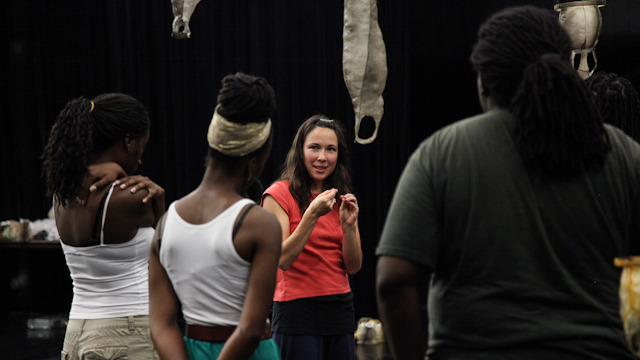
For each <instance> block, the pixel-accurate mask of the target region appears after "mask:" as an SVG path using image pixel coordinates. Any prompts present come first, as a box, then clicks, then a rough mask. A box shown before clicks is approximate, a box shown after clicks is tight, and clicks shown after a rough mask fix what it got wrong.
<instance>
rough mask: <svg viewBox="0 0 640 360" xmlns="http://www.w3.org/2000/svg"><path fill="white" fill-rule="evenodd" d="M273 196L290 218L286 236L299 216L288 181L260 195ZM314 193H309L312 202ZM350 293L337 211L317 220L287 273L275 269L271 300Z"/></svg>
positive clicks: (273, 185)
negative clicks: (273, 289)
mask: <svg viewBox="0 0 640 360" xmlns="http://www.w3.org/2000/svg"><path fill="white" fill-rule="evenodd" d="M267 195H270V196H272V197H273V198H274V199H275V200H276V201H277V202H278V204H280V206H281V207H282V208H283V209H284V211H285V212H286V213H287V215H289V233H290V234H292V233H293V232H294V231H295V229H296V228H297V227H298V224H299V223H300V220H301V219H302V215H301V214H300V210H299V207H298V202H297V201H296V200H295V199H294V197H293V195H291V193H290V192H289V180H281V181H278V182H275V183H274V184H272V185H271V186H270V187H269V188H268V189H267V190H266V191H265V192H264V194H262V198H263V199H264V197H265V196H267ZM316 196H317V194H311V200H313V199H315V197H316ZM350 291H351V286H350V285H349V276H348V274H347V270H346V268H345V266H344V263H343V261H342V225H341V224H340V208H339V206H338V205H337V204H336V205H334V208H333V210H332V211H331V212H330V213H328V214H326V215H324V216H322V217H320V219H318V222H317V223H316V226H315V228H314V229H313V231H312V232H311V236H309V240H307V243H306V244H305V246H304V248H303V249H302V252H301V253H300V256H298V258H297V259H296V261H294V262H293V264H292V265H291V267H290V268H289V270H287V271H283V270H281V269H278V282H277V284H276V290H275V294H274V296H273V300H274V301H289V300H295V299H301V298H307V297H312V296H324V295H335V294H344V293H348V292H350Z"/></svg>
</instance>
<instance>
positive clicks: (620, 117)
mask: <svg viewBox="0 0 640 360" xmlns="http://www.w3.org/2000/svg"><path fill="white" fill-rule="evenodd" d="M585 84H586V85H587V88H589V90H591V92H592V93H593V96H594V100H595V102H596V105H597V106H598V109H599V110H600V115H601V116H602V120H603V121H604V122H606V123H608V124H611V125H614V126H616V127H619V128H620V129H622V130H623V131H624V132H625V133H626V134H627V135H629V136H630V137H632V138H633V139H634V140H635V141H638V142H640V95H639V94H638V92H637V91H636V88H635V87H634V86H633V84H632V83H631V81H629V80H628V79H626V78H624V77H622V76H618V75H617V74H615V73H607V72H597V73H595V74H593V76H591V77H589V78H588V79H587V80H585Z"/></svg>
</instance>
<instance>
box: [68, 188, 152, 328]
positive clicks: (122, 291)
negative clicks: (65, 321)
mask: <svg viewBox="0 0 640 360" xmlns="http://www.w3.org/2000/svg"><path fill="white" fill-rule="evenodd" d="M112 190H113V185H112V186H111V189H109V192H108V194H107V199H106V201H105V204H104V210H103V214H102V226H101V229H100V245H94V246H86V247H75V246H70V245H66V244H64V243H63V242H60V244H61V245H62V250H63V251H64V256H65V258H66V260H67V266H68V267H69V272H70V273H71V279H72V280H73V302H72V303H71V311H70V313H69V318H70V319H105V318H114V317H123V316H135V315H149V285H148V284H149V283H148V263H149V249H150V246H151V240H152V239H153V234H154V232H155V230H154V229H153V228H152V227H144V228H139V229H138V232H137V233H136V235H135V236H134V237H133V238H132V239H131V240H129V241H127V242H125V243H121V244H105V243H104V220H105V218H106V215H107V208H108V205H109V199H110V198H111V191H112Z"/></svg>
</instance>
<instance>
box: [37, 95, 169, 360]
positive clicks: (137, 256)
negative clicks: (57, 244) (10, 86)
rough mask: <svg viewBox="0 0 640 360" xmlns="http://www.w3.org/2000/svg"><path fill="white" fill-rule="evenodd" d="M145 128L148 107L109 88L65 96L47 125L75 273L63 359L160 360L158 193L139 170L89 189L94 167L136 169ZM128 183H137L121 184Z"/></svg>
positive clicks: (50, 166) (55, 192)
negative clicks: (155, 313) (153, 303)
mask: <svg viewBox="0 0 640 360" xmlns="http://www.w3.org/2000/svg"><path fill="white" fill-rule="evenodd" d="M149 127H150V122H149V115H148V113H147V110H146V109H145V108H144V106H143V105H142V104H141V103H140V102H139V101H138V100H136V99H134V98H133V97H131V96H128V95H125V94H117V93H115V94H103V95H100V96H98V97H96V98H94V99H93V100H88V99H86V98H82V97H81V98H77V99H73V100H71V101H69V102H68V103H67V105H66V106H65V108H64V109H63V110H62V111H61V112H60V114H59V115H58V118H57V120H56V122H55V124H54V125H53V128H52V129H51V133H50V136H49V141H48V143H47V145H46V147H45V149H44V155H43V158H44V163H43V175H44V177H45V180H46V183H47V191H48V194H49V195H50V196H51V195H52V196H53V199H54V205H53V208H54V211H55V219H56V226H57V228H58V232H59V234H60V240H61V245H62V249H63V251H64V254H65V258H66V261H67V265H68V267H69V271H70V273H71V278H72V279H73V302H72V304H71V311H70V313H69V323H68V326H67V331H66V334H65V339H64V346H63V350H62V358H63V359H86V358H100V359H111V358H123V357H128V358H130V359H157V354H156V352H155V351H154V349H153V344H152V343H151V338H150V335H149V295H148V276H147V262H148V258H149V253H148V251H149V250H148V249H149V246H150V243H151V239H152V237H153V233H154V229H153V226H154V225H155V224H156V221H157V220H158V218H159V217H160V215H162V214H163V213H164V190H163V189H162V188H161V187H160V186H158V185H156V184H155V183H153V182H152V181H151V180H149V179H148V178H146V177H142V176H133V177H129V178H127V179H121V180H120V181H119V182H114V183H113V184H111V186H106V187H101V186H97V187H96V188H95V189H94V191H91V192H90V191H89V186H88V184H90V183H91V181H90V180H88V179H91V178H92V174H95V173H101V172H103V173H105V174H107V175H105V177H104V179H108V178H110V177H111V176H113V173H115V172H117V170H120V171H122V172H123V174H134V173H135V171H136V169H137V168H138V165H139V164H140V162H141V157H142V153H143V151H144V148H145V146H146V144H147V141H148V140H149ZM90 167H92V168H93V169H94V170H93V171H90V170H88V169H89V168H90ZM95 169H98V170H95ZM114 169H115V170H114ZM109 174H111V175H109ZM132 183H136V184H138V185H135V187H134V188H132V191H123V188H124V187H126V186H127V184H132ZM118 184H121V186H116V185H118ZM142 188H144V190H143V191H137V190H138V189H142ZM149 200H150V201H149Z"/></svg>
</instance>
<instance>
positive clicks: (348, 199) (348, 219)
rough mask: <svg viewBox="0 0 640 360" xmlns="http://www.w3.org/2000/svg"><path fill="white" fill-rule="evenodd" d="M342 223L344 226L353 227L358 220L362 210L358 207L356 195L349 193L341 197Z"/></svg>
mask: <svg viewBox="0 0 640 360" xmlns="http://www.w3.org/2000/svg"><path fill="white" fill-rule="evenodd" d="M340 200H342V204H340V222H341V223H342V225H347V226H353V225H354V224H355V223H356V221H357V220H358V213H359V212H360V208H359V207H358V199H356V197H355V195H353V194H351V193H349V194H345V195H340Z"/></svg>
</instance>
